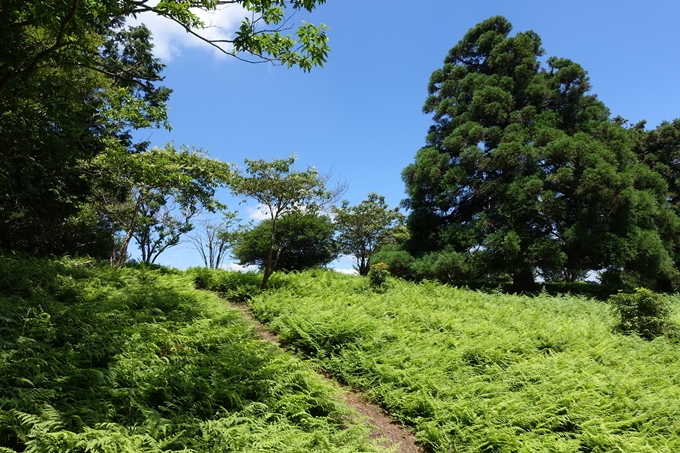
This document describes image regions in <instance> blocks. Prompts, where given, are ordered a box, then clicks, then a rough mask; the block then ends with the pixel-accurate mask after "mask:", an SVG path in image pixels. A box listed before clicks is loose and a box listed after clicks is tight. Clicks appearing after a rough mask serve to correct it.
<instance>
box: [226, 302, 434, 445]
mask: <svg viewBox="0 0 680 453" xmlns="http://www.w3.org/2000/svg"><path fill="white" fill-rule="evenodd" d="M227 303H228V304H229V306H230V307H231V308H236V309H238V310H241V312H242V313H243V316H245V318H246V319H248V320H249V321H250V322H251V323H252V324H253V326H254V327H255V331H256V332H257V334H258V336H259V337H260V338H261V339H263V340H267V341H271V342H272V343H275V344H277V345H279V346H281V340H280V339H279V337H277V336H276V335H275V334H273V333H272V332H270V331H269V330H268V329H267V328H266V327H265V326H264V325H262V324H260V323H259V322H258V321H257V320H256V319H255V318H254V317H253V315H252V313H250V310H249V309H248V306H247V305H245V304H234V303H231V302H227ZM324 378H327V377H326V376H324ZM341 388H342V389H343V393H342V394H341V398H342V402H343V403H345V404H346V405H347V406H349V407H351V408H353V409H354V410H356V411H357V412H358V413H359V414H361V416H362V417H365V418H366V420H367V422H368V424H369V425H371V426H372V427H373V429H372V431H371V437H372V438H374V439H377V438H381V439H384V440H385V441H384V443H383V444H382V445H383V446H385V447H393V446H395V445H398V448H397V449H396V452H397V453H421V452H422V451H423V450H422V449H420V448H419V447H418V446H417V445H416V444H415V437H414V436H413V434H412V433H411V432H410V431H408V430H406V428H404V427H403V426H401V425H398V424H396V423H392V421H391V420H390V418H389V417H388V416H387V415H385V413H384V412H383V411H382V409H380V407H379V406H377V405H375V404H373V403H370V402H367V401H365V400H364V399H363V398H362V395H361V394H360V393H357V392H354V391H352V390H351V389H349V388H347V387H343V386H341Z"/></svg>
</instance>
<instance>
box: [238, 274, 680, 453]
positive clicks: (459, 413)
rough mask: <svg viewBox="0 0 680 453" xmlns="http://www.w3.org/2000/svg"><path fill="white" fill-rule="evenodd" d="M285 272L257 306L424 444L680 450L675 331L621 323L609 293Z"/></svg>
mask: <svg viewBox="0 0 680 453" xmlns="http://www.w3.org/2000/svg"><path fill="white" fill-rule="evenodd" d="M279 280H280V281H281V282H282V283H281V284H280V286H279V288H278V289H276V290H270V291H268V292H267V293H266V294H260V295H257V296H255V297H254V298H253V300H252V301H251V302H250V303H249V305H250V306H251V307H252V309H253V311H254V313H255V314H256V316H258V318H260V319H261V320H263V321H266V322H267V323H268V324H269V326H270V327H271V328H273V329H275V330H276V331H277V332H278V333H279V334H280V336H281V337H282V338H283V340H284V341H285V342H287V343H289V344H290V347H291V348H293V349H297V350H299V351H300V353H303V354H307V355H309V356H310V357H313V358H314V359H315V360H316V361H317V362H318V363H319V364H321V366H323V368H324V369H325V370H326V371H327V372H328V373H329V374H331V375H332V376H334V377H336V378H338V379H340V380H342V381H344V382H346V383H347V384H349V385H351V386H353V387H356V388H359V389H363V390H365V391H366V392H367V394H368V395H369V396H370V398H371V399H372V400H374V401H376V402H378V403H379V404H380V405H381V406H382V407H383V408H384V409H385V410H386V411H387V412H388V413H389V414H390V415H391V416H392V417H393V418H394V419H396V420H398V421H400V422H402V423H405V424H406V425H409V426H412V427H413V428H414V429H415V430H416V438H417V440H418V442H420V444H421V445H422V446H423V447H424V449H425V450H426V451H433V452H449V451H457V452H459V453H462V452H479V451H549V452H565V453H566V452H575V451H591V452H595V451H627V452H628V451H629V452H633V451H635V452H649V453H652V452H655V453H671V452H674V451H677V450H678V449H680V436H679V435H678V426H679V423H680V422H679V420H680V409H679V408H678V407H677V405H676V404H674V401H675V400H676V399H677V398H678V397H680V384H679V383H678V380H677V379H676V376H677V375H678V374H679V373H680V365H679V364H680V351H678V348H677V344H675V343H674V342H670V341H668V340H665V339H657V340H655V341H652V342H649V341H644V340H642V339H640V338H638V337H636V336H624V335H617V334H614V333H613V332H612V329H613V327H614V326H615V325H616V323H617V319H616V317H615V316H613V314H612V312H611V310H610V309H609V307H608V305H607V304H603V303H601V302H599V301H596V300H591V299H585V298H581V297H573V296H560V297H551V296H549V295H548V294H546V293H542V294H539V295H537V296H535V297H526V296H514V295H502V294H500V293H499V292H495V293H482V292H474V291H469V290H465V289H456V288H451V287H448V286H443V285H439V284H436V283H433V282H425V283H421V284H414V283H409V282H404V281H400V280H392V281H390V291H389V292H386V293H376V292H373V291H370V290H368V288H366V286H365V284H364V282H362V281H361V279H357V278H356V277H351V276H345V275H340V274H335V273H332V272H317V271H314V272H309V273H301V274H288V275H279ZM571 285H574V284H571ZM677 309H678V300H677V298H673V299H672V315H671V317H672V319H673V320H674V321H675V320H677V319H678V311H677Z"/></svg>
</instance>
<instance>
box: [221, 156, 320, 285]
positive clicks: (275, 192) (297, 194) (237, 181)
mask: <svg viewBox="0 0 680 453" xmlns="http://www.w3.org/2000/svg"><path fill="white" fill-rule="evenodd" d="M245 164H246V168H245V170H241V171H239V172H237V173H236V174H235V175H233V176H232V178H231V180H230V183H229V186H230V188H231V191H232V193H233V194H234V195H237V196H244V197H247V198H253V199H254V200H256V201H257V202H258V203H259V204H260V205H261V207H262V208H263V209H266V213H267V215H268V216H269V219H270V220H271V227H270V228H271V236H270V240H269V248H268V251H267V258H266V261H265V263H264V266H263V270H264V272H263V276H262V283H261V284H260V287H261V288H264V287H265V286H266V285H267V280H269V277H270V276H271V274H272V273H273V272H274V269H273V267H272V266H273V264H274V249H275V247H276V242H277V226H278V225H277V224H278V221H279V219H280V218H281V217H282V216H284V215H286V214H295V213H301V212H304V211H307V212H316V211H317V210H318V208H319V207H320V206H321V205H323V204H325V203H326V202H328V201H330V200H331V198H332V193H331V192H330V191H329V190H327V189H326V180H327V178H325V177H324V176H322V175H320V174H319V172H318V171H317V170H316V169H315V168H312V167H308V168H307V169H306V170H305V171H299V170H296V169H294V168H293V165H294V164H295V156H290V157H288V158H287V159H272V160H271V161H265V160H262V159H259V160H249V159H246V160H245Z"/></svg>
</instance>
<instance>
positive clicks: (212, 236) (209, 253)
mask: <svg viewBox="0 0 680 453" xmlns="http://www.w3.org/2000/svg"><path fill="white" fill-rule="evenodd" d="M221 212H222V221H221V222H219V223H218V222H215V221H214V219H200V220H198V221H197V223H198V228H196V229H195V230H194V233H193V234H191V235H190V236H189V240H190V241H191V243H192V244H193V245H194V247H195V248H196V250H197V251H198V253H199V254H200V255H201V259H202V260H203V264H204V265H205V266H206V267H208V268H210V269H219V268H220V266H221V265H222V263H223V262H224V259H225V258H226V257H227V251H228V250H229V249H231V248H232V247H233V244H234V242H235V240H236V237H237V235H238V233H239V230H240V227H239V226H237V223H238V219H237V217H236V216H237V213H236V212H233V211H228V210H222V211H221Z"/></svg>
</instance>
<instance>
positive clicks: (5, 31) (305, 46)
mask: <svg viewBox="0 0 680 453" xmlns="http://www.w3.org/2000/svg"><path fill="white" fill-rule="evenodd" d="M324 2H325V0H303V1H297V0H295V1H287V0H276V1H269V0H255V1H250V0H228V1H220V0H218V1H215V0H198V1H195V2H186V1H175V0H160V1H156V0H122V1H118V0H115V1H114V0H102V1H83V0H59V1H54V2H42V1H35V0H28V1H18V0H8V1H3V2H2V3H0V112H2V114H0V248H3V249H6V250H17V251H23V252H28V253H32V254H37V255H49V254H54V253H58V254H60V253H64V252H69V253H85V252H87V251H88V250H93V249H92V248H88V247H86V245H87V244H90V243H91V242H92V241H97V240H98V239H97V238H93V237H87V238H86V237H84V236H83V233H87V231H88V230H92V231H94V230H95V229H98V228H99V226H101V225H100V224H102V221H101V219H96V218H94V217H92V216H91V214H92V211H87V212H86V210H83V209H86V208H84V206H86V204H87V203H86V202H87V201H88V200H89V198H90V197H91V195H92V193H91V190H92V180H91V178H89V177H88V175H87V171H86V169H87V167H88V162H90V161H91V160H92V159H94V158H95V157H96V156H97V155H98V154H100V153H102V152H108V151H107V150H109V149H114V148H118V147H120V146H122V147H125V148H127V149H128V151H129V152H130V153H133V154H134V153H140V152H144V151H145V150H146V149H148V145H149V143H147V142H140V143H136V142H135V141H134V140H133V137H134V131H135V130H137V129H140V128H149V127H165V128H169V127H170V126H169V123H168V118H167V101H168V99H169V95H170V92H171V90H169V89H168V88H166V87H163V86H161V85H160V84H159V82H161V81H162V79H163V78H162V76H161V71H162V70H163V68H164V65H163V64H162V63H161V61H160V60H159V59H158V58H156V57H155V56H154V53H153V42H152V37H151V33H150V32H149V30H148V29H147V28H146V27H145V26H136V27H129V26H126V21H128V20H129V19H131V18H134V17H137V16H138V15H140V14H143V13H144V14H156V15H158V16H161V17H163V18H165V19H167V20H168V21H169V22H176V23H178V24H180V25H181V26H183V27H184V28H185V30H186V31H187V33H189V34H191V35H193V36H194V37H195V38H196V39H199V40H203V41H205V42H207V43H208V44H209V45H212V46H213V47H215V48H218V49H220V50H221V51H223V52H224V53H226V54H229V55H231V56H233V57H235V58H238V59H242V60H246V61H250V62H272V63H275V64H281V65H285V66H297V67H300V68H302V69H303V70H305V71H309V70H310V69H311V68H312V67H314V66H321V65H323V63H324V62H325V61H326V57H327V54H328V39H327V36H326V30H327V28H326V27H325V26H324V25H320V26H318V27H317V26H315V25H312V24H307V23H304V22H303V23H302V24H301V25H299V26H298V27H297V28H296V29H295V34H294V36H291V35H290V34H288V31H290V30H292V29H293V26H292V23H291V22H290V18H291V15H292V14H294V13H295V12H296V11H299V10H306V11H311V10H313V9H314V8H315V7H316V6H317V5H320V4H323V3H324ZM229 7H234V8H241V9H242V10H243V11H244V18H243V21H242V22H241V25H240V27H239V29H238V31H237V32H236V33H235V35H234V37H233V39H228V40H214V39H210V38H209V37H208V35H207V34H205V33H204V31H205V28H206V27H207V26H208V24H204V23H203V22H202V21H201V20H200V18H199V14H198V13H199V12H200V11H215V10H218V9H220V8H229ZM148 207H149V208H151V206H148ZM156 214H158V213H156ZM159 215H160V214H159ZM166 219H169V218H168V217H167V216H166ZM104 223H106V222H105V221H104ZM86 224H87V225H89V227H90V228H88V226H87V225H86ZM109 226H110V225H109ZM175 226H177V225H175ZM86 235H87V234H86Z"/></svg>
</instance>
